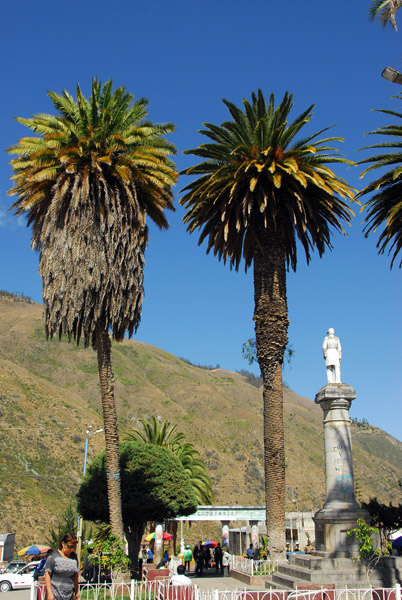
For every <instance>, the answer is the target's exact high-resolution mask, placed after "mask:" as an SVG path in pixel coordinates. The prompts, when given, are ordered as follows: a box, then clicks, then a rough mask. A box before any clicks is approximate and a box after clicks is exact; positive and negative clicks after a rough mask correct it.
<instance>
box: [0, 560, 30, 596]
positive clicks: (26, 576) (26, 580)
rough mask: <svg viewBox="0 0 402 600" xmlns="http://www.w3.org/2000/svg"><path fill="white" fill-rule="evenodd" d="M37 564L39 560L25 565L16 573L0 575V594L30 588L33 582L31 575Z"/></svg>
mask: <svg viewBox="0 0 402 600" xmlns="http://www.w3.org/2000/svg"><path fill="white" fill-rule="evenodd" d="M38 564H39V560H35V561H33V562H30V563H28V564H27V565H25V566H24V567H23V568H22V569H20V570H19V571H17V572H16V573H1V575H0V592H9V591H10V590H22V589H26V588H30V587H31V583H32V581H33V574H34V571H35V569H36V566H37V565H38Z"/></svg>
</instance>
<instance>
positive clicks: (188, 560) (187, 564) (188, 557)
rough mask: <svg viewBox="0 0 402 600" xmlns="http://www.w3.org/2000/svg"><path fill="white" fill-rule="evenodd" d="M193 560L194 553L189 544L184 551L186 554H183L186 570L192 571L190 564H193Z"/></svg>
mask: <svg viewBox="0 0 402 600" xmlns="http://www.w3.org/2000/svg"><path fill="white" fill-rule="evenodd" d="M192 558H193V553H192V552H191V548H190V544H187V546H186V548H185V550H184V554H183V560H184V568H185V569H186V570H187V571H190V563H191V559H192Z"/></svg>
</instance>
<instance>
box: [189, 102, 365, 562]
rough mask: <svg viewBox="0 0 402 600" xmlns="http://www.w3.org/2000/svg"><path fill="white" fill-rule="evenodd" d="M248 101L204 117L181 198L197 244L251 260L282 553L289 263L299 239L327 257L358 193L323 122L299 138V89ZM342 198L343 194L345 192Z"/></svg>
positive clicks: (267, 454)
mask: <svg viewBox="0 0 402 600" xmlns="http://www.w3.org/2000/svg"><path fill="white" fill-rule="evenodd" d="M251 97H252V102H251V103H250V102H248V101H247V100H243V103H244V111H243V110H242V109H241V108H238V107H237V106H235V105H234V104H232V103H231V102H228V101H227V100H223V102H224V103H225V105H226V106H227V108H228V109H229V112H230V115H231V118H232V120H230V121H226V122H224V123H222V125H220V126H216V125H212V124H210V123H205V124H204V126H205V127H206V129H204V130H202V131H200V133H202V134H203V135H205V136H207V137H208V138H209V139H210V140H212V141H211V142H208V143H206V144H202V145H201V146H199V147H198V148H195V149H192V150H188V151H186V153H187V154H194V155H195V156H198V157H200V158H202V159H203V162H201V163H200V164H198V165H196V166H193V167H190V168H188V169H186V170H185V171H184V173H185V174H187V175H197V176H198V177H197V178H195V179H193V180H192V182H191V183H189V184H188V185H187V186H186V187H185V188H184V190H183V191H185V192H186V194H185V195H184V196H183V198H182V199H181V200H180V203H181V204H182V205H184V206H185V207H186V209H187V212H186V214H185V216H184V222H185V223H186V224H187V225H188V227H187V229H188V231H189V232H190V233H193V232H194V231H195V230H196V229H201V234H200V238H199V243H200V244H201V243H202V242H203V240H205V239H207V241H208V245H207V252H209V251H210V250H211V249H212V250H213V252H214V254H215V255H217V256H218V258H219V259H223V261H224V262H226V261H227V260H229V262H230V267H231V268H232V267H234V268H235V269H236V270H238V268H239V265H240V262H241V259H242V258H243V259H244V262H245V268H246V270H247V269H248V268H249V267H250V266H251V264H253V267H254V300H255V310H254V322H255V335H256V344H257V358H258V362H259V366H260V369H261V374H262V377H263V384H264V389H263V399H264V447H265V451H264V463H265V480H266V484H265V486H266V490H265V491H266V511H267V524H268V532H269V533H268V548H269V551H270V553H271V556H272V557H276V556H284V553H285V458H284V438H283V396H282V363H283V357H284V352H285V349H286V344H287V330H288V322H289V321H288V309H287V297H286V268H287V267H288V268H289V266H291V267H292V268H293V269H294V270H295V269H296V263H297V246H296V241H297V239H298V240H299V241H300V242H301V244H302V246H303V248H304V252H305V255H306V259H307V262H309V261H310V257H311V256H310V253H311V251H312V249H313V247H314V246H316V248H317V249H318V252H319V255H320V256H321V255H322V254H323V252H324V250H325V248H326V247H329V248H331V247H332V246H331V228H333V229H335V230H337V231H340V232H342V233H345V232H344V230H343V227H342V224H341V221H342V220H344V221H346V222H348V221H350V219H351V215H352V214H353V213H352V211H351V210H350V208H349V207H348V205H347V204H346V203H345V202H344V201H343V200H342V199H341V198H352V197H353V192H352V190H351V188H350V187H349V186H348V184H347V183H346V182H345V181H344V180H342V179H340V178H339V177H337V176H336V175H335V174H334V173H333V172H332V171H331V170H330V169H329V168H328V167H327V164H328V163H339V162H347V161H345V159H343V158H341V157H339V156H336V155H334V149H333V148H332V147H329V146H328V145H327V144H328V143H329V142H332V141H334V140H339V139H340V138H327V139H321V140H318V139H317V137H318V136H319V135H320V134H321V133H323V131H326V130H323V131H320V132H318V133H316V134H313V135H308V137H306V138H304V139H300V140H299V141H295V140H294V138H295V136H296V135H297V134H298V133H299V131H300V130H301V128H302V127H303V126H304V125H306V124H307V123H308V122H309V121H310V119H311V116H312V110H313V106H310V107H309V108H308V109H307V110H306V111H304V112H303V113H302V114H301V115H300V116H298V117H297V118H296V119H295V120H294V121H292V122H289V113H290V110H291V108H292V105H293V103H292V96H291V95H290V94H289V93H288V92H286V93H285V95H284V98H283V100H282V102H281V103H280V105H279V106H278V107H277V108H275V99H274V95H273V94H272V95H271V97H270V100H269V102H268V104H266V102H265V99H264V96H263V94H262V92H261V90H259V91H258V94H254V93H253V94H252V96H251ZM339 197H340V198H339Z"/></svg>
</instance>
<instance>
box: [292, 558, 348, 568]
mask: <svg viewBox="0 0 402 600" xmlns="http://www.w3.org/2000/svg"><path fill="white" fill-rule="evenodd" d="M289 563H291V564H295V565H297V566H300V567H305V568H306V569H312V570H322V569H350V565H351V561H350V558H327V557H326V558H319V557H316V556H311V555H307V554H300V555H299V556H297V555H293V556H291V557H290V559H289ZM352 564H353V563H352Z"/></svg>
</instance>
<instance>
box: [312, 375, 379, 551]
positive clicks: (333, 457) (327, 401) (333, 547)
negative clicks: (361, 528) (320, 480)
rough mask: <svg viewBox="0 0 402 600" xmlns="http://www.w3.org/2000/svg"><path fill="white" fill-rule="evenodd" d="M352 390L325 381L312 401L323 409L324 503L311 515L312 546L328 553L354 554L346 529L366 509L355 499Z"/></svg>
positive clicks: (362, 514)
mask: <svg viewBox="0 0 402 600" xmlns="http://www.w3.org/2000/svg"><path fill="white" fill-rule="evenodd" d="M355 398H356V392H355V390H354V389H353V388H352V387H351V386H350V385H347V384H345V383H328V384H327V385H326V386H324V387H323V388H322V389H321V390H320V391H319V392H318V394H317V395H316V397H315V402H316V404H320V406H321V408H322V410H323V411H324V449H325V491H326V498H325V503H324V506H323V507H322V509H321V510H319V511H318V512H316V514H315V515H314V522H315V547H316V550H317V551H319V552H326V553H329V554H330V555H331V556H346V557H348V556H357V554H358V545H357V543H356V540H355V538H354V536H348V535H347V532H348V531H349V530H350V529H352V528H353V527H356V521H357V519H359V518H362V519H365V518H367V513H366V511H365V510H363V509H362V508H361V507H360V506H359V504H358V503H357V502H356V498H355V488H354V478H353V458H352V440H351V430H350V418H349V408H350V405H351V403H352V400H354V399H355Z"/></svg>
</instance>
